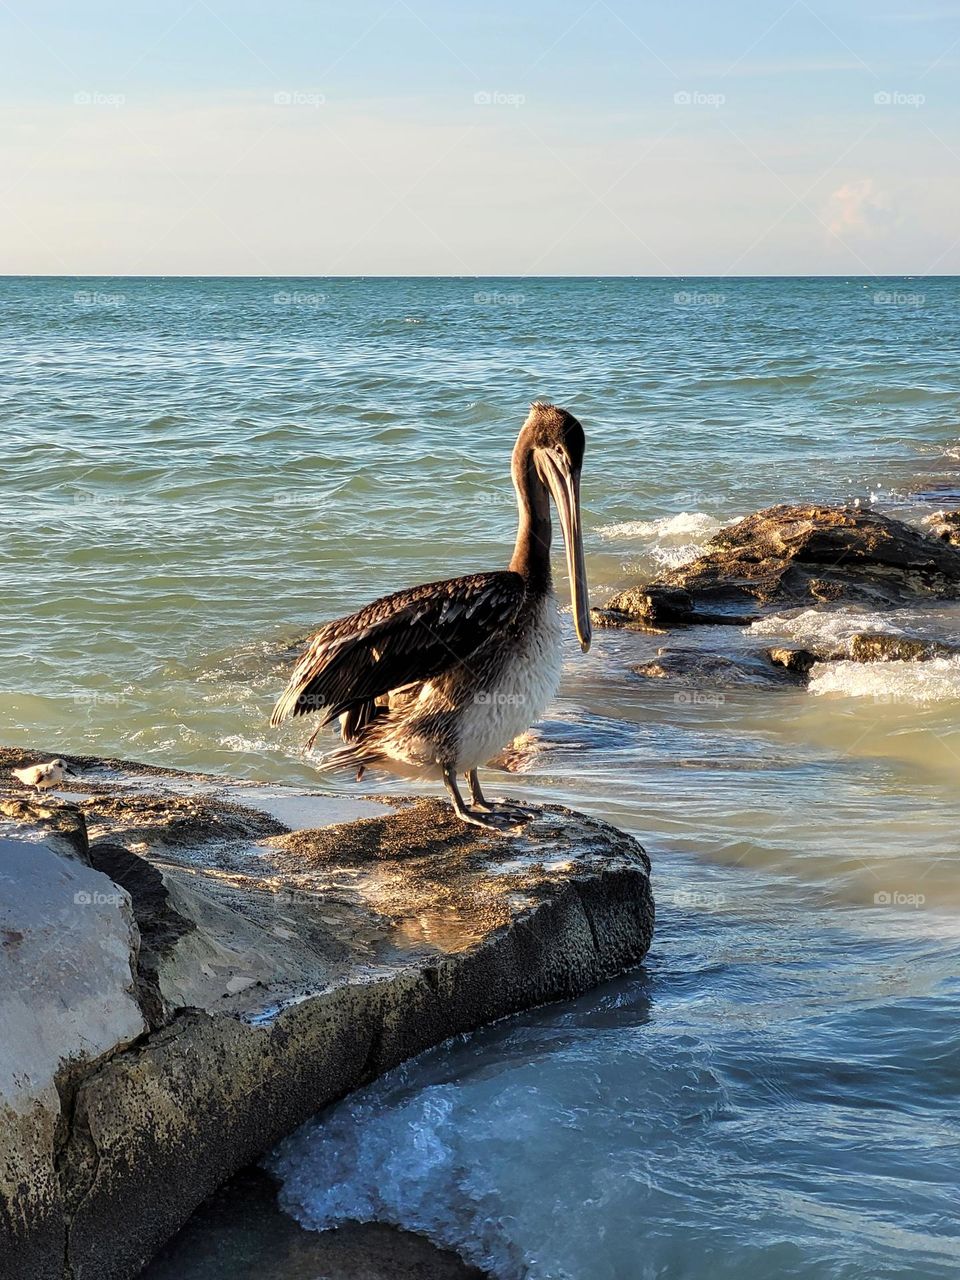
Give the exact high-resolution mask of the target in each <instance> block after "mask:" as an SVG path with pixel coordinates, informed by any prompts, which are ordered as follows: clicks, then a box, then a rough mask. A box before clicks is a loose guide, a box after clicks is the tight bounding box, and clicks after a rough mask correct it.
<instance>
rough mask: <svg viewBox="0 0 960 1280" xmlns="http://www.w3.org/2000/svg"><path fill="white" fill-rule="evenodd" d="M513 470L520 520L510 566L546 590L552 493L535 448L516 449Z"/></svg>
mask: <svg viewBox="0 0 960 1280" xmlns="http://www.w3.org/2000/svg"><path fill="white" fill-rule="evenodd" d="M512 471H513V487H514V488H515V489H516V491H517V507H518V508H519V512H520V521H519V524H518V526H517V541H516V545H515V546H514V548H513V559H512V560H511V561H510V568H511V569H512V570H513V572H514V573H519V574H520V575H521V576H522V577H524V578H525V579H526V580H527V585H528V587H532V588H533V589H534V590H537V589H540V590H543V591H546V590H547V589H548V588H549V586H550V536H551V528H550V496H549V494H548V492H547V487H546V485H545V484H544V483H543V481H542V480H541V479H540V477H539V475H538V474H537V470H536V467H535V466H534V465H533V452H532V450H530V449H520V448H518V449H516V450H515V451H514V455H513V467H512Z"/></svg>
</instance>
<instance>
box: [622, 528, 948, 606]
mask: <svg viewBox="0 0 960 1280" xmlns="http://www.w3.org/2000/svg"><path fill="white" fill-rule="evenodd" d="M932 598H936V599H956V598H960V549H958V548H957V547H955V546H953V545H951V543H950V542H949V541H948V540H947V539H946V538H945V537H934V536H927V535H926V534H924V533H922V532H921V531H920V530H918V529H915V528H914V527H913V526H912V525H908V524H905V523H903V522H902V521H900V520H894V519H892V518H891V517H889V516H885V515H881V514H880V513H879V512H876V511H872V510H870V509H868V508H860V507H831V506H822V505H805V506H791V505H784V506H777V507H768V508H766V509H765V510H763V511H758V512H756V513H755V514H753V515H751V516H748V517H747V518H746V519H744V520H740V521H738V522H737V523H736V524H733V525H729V526H728V527H727V528H725V529H721V530H720V532H719V533H718V534H716V536H715V537H714V538H712V539H711V541H710V542H709V543H708V544H707V547H706V550H705V551H704V553H703V554H702V555H700V556H699V557H698V558H697V559H695V560H693V561H691V562H690V563H689V564H684V565H681V566H679V567H678V568H676V569H672V570H670V571H669V572H667V573H665V574H663V575H661V577H659V578H657V579H655V580H654V581H653V582H651V583H648V584H646V585H645V586H637V587H631V588H629V589H627V590H626V591H622V592H620V593H619V594H618V595H616V596H614V597H613V599H611V600H610V601H609V602H608V604H607V608H606V610H604V620H605V622H606V624H607V625H616V623H617V621H618V619H622V620H623V621H626V622H629V621H630V620H641V621H644V622H646V623H648V624H650V625H654V626H671V625H674V624H676V623H696V622H723V621H726V622H731V621H735V620H749V619H750V618H751V617H755V616H757V615H758V614H759V613H761V612H762V611H763V610H764V609H768V608H770V607H777V608H782V607H784V606H788V607H790V606H801V605H811V604H813V605H816V604H823V603H826V604H833V603H843V604H859V605H865V606H868V607H870V608H892V607H895V606H897V605H902V604H909V603H911V602H914V601H918V600H924V599H927V600H929V599H932Z"/></svg>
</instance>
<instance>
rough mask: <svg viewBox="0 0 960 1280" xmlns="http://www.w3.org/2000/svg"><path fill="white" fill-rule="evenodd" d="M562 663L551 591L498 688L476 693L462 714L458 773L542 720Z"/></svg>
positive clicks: (558, 631)
mask: <svg viewBox="0 0 960 1280" xmlns="http://www.w3.org/2000/svg"><path fill="white" fill-rule="evenodd" d="M561 665H562V659H561V627H560V616H559V613H558V611H557V601H556V597H555V596H554V595H553V594H552V593H551V594H550V595H549V596H547V598H546V599H545V600H544V602H543V605H542V606H541V614H540V617H539V618H538V619H537V620H536V622H535V623H534V625H533V626H532V627H531V628H530V630H529V632H528V633H527V636H526V639H525V641H524V644H523V646H522V648H519V649H518V650H517V652H516V653H515V654H514V655H513V657H512V658H511V659H510V661H509V662H508V663H507V664H506V666H505V667H504V669H503V671H502V672H501V673H500V675H499V677H498V679H497V682H496V686H495V687H493V688H490V689H478V690H477V691H476V693H475V695H474V699H475V700H474V702H473V703H472V705H470V706H468V707H466V708H465V709H464V711H463V713H462V715H461V716H460V723H459V747H458V753H457V766H456V767H457V770H458V772H461V773H462V772H463V771H465V770H466V769H476V768H478V767H479V766H480V765H483V764H486V763H487V761H488V760H490V759H491V758H492V757H493V756H495V755H497V753H498V752H500V751H502V750H503V748H504V747H505V746H508V745H509V744H510V743H511V742H512V741H513V739H514V738H515V737H516V736H517V735H518V734H520V733H523V731H524V730H525V729H528V728H529V727H530V725H532V724H533V723H534V722H535V721H537V720H539V719H540V717H541V716H542V715H543V713H544V711H545V710H546V709H547V707H548V706H549V705H550V703H551V702H552V701H553V699H554V697H555V696H556V692H557V688H558V687H559V684H560V669H561Z"/></svg>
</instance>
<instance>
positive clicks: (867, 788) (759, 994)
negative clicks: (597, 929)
mask: <svg viewBox="0 0 960 1280" xmlns="http://www.w3.org/2000/svg"><path fill="white" fill-rule="evenodd" d="M958 349H960V283H958V281H957V280H955V279H948V278H942V279H933V278H923V279H910V280H907V279H896V280H890V279H888V280H879V279H877V280H875V279H864V278H851V279H843V278H830V279H716V280H659V279H503V280H486V279H484V280H475V279H379V278H378V279H329V280H327V279H325V280H313V279H307V280H294V279H291V280H277V279H181V278H177V279H130V278H118V279H97V280H93V279H86V278H84V279H66V278H63V279H58V278H52V277H44V278H42V279H28V278H22V277H21V278H8V279H3V280H0V439H2V445H3V448H2V460H0V471H2V477H3V503H2V504H0V531H2V539H0V592H2V597H3V599H4V600H5V602H6V605H7V608H6V611H5V625H4V627H3V630H2V632H0V741H2V742H3V743H5V744H9V745H17V744H22V745H30V746H35V747H38V748H42V749H44V750H47V751H50V752H51V753H54V752H65V753H90V754H98V755H123V756H128V757H133V758H139V759H144V760H149V761H153V762H158V763H163V764H165V765H171V766H176V767H181V768H187V769H204V770H214V771H217V770H219V771H222V772H225V773H228V774H231V775H236V776H241V777H247V778H250V777H258V778H263V779H267V780H271V781H287V782H292V783H298V784H299V783H311V784H314V783H316V782H317V778H316V775H315V773H314V771H313V769H312V767H311V765H310V761H309V759H305V758H304V757H303V755H302V754H301V743H302V740H303V739H304V738H305V737H306V736H307V734H308V732H309V729H308V728H305V727H304V726H303V724H302V722H294V723H293V724H288V725H286V726H284V727H283V729H282V730H280V731H272V730H270V729H269V728H268V726H267V719H268V717H269V712H270V708H271V705H272V703H273V701H274V699H275V697H276V695H277V694H278V693H279V691H280V689H281V688H282V685H283V683H284V681H285V678H286V674H287V671H288V668H289V663H290V655H291V651H292V650H291V646H292V645H294V644H295V642H296V641H298V640H299V639H300V638H302V637H303V636H304V635H305V634H307V633H308V632H309V631H310V630H311V628H313V627H315V626H316V625H318V624H319V623H321V622H323V621H325V620H328V619H330V618H332V617H335V616H337V615H338V614H341V613H344V612H348V611H352V610H353V609H354V608H356V607H358V606H359V605H361V604H364V603H366V602H367V601H368V600H370V599H372V598H374V597H375V596H376V595H378V594H381V593H383V592H386V591H390V590H394V589H397V588H398V587H401V586H405V585H412V584H414V583H417V582H422V581H428V580H430V579H433V578H438V577H444V576H449V575H455V574H459V573H465V572H469V571H472V570H480V569H488V568H497V567H502V566H504V565H505V564H506V561H507V559H508V557H509V554H510V550H511V547H512V541H513V535H514V530H515V507H514V502H513V495H512V490H511V487H510V481H509V457H510V450H511V447H512V444H513V441H514V438H515V436H516V433H517V430H518V429H519V426H520V424H521V423H522V421H523V419H524V417H525V415H526V411H527V408H528V405H529V403H530V402H531V401H532V400H534V399H549V400H553V401H554V402H556V403H558V404H561V405H564V406H565V407H567V408H569V409H570V410H571V411H572V412H573V413H575V414H576V415H577V416H578V417H579V418H580V419H581V421H582V422H583V424H584V427H585V429H586V433H587V456H586V461H585V467H584V477H583V503H584V525H585V536H586V544H587V565H588V571H589V576H590V580H591V593H592V598H593V602H594V603H597V604H602V603H603V601H604V600H605V599H606V598H608V597H609V596H610V595H611V594H612V593H613V592H614V591H615V590H617V589H619V588H621V587H623V586H625V585H628V584H630V583H633V582H636V581H640V580H643V579H646V578H649V577H651V576H652V575H653V574H655V573H656V572H657V571H658V570H659V569H660V568H662V567H664V566H667V565H673V564H679V563H682V562H683V560H684V559H688V558H690V557H692V556H694V555H695V554H696V553H697V551H698V549H699V548H700V547H701V546H702V545H703V544H704V542H705V541H706V540H707V539H708V538H709V537H710V536H711V534H712V533H714V532H716V531H717V530H718V529H720V528H721V527H722V526H723V525H724V524H726V523H729V522H730V521H732V520H735V519H736V518H738V517H739V516H743V515H746V514H748V513H750V512H751V511H754V510H756V509H757V508H759V507H763V506H767V505H770V504H772V503H775V502H783V501H804V500H810V499H818V500H823V501H831V502H833V501H854V500H857V499H859V500H860V501H861V502H863V503H866V502H872V503H874V504H875V505H876V506H877V508H878V509H879V510H883V511H887V512H889V513H892V514H894V515H898V516H900V517H901V518H904V519H907V520H911V521H918V520H920V519H921V518H922V517H923V515H925V514H928V513H930V512H932V511H935V510H937V509H939V507H940V506H942V505H947V506H954V505H960V371H958V367H957V356H956V353H957V350H958ZM558 578H559V579H560V581H559V589H560V592H561V595H563V593H564V592H565V588H566V584H565V579H564V575H563V573H562V570H561V569H559V567H558ZM958 621H960V607H958V606H955V605H954V606H952V605H941V606H934V607H926V608H924V609H922V610H921V609H917V610H903V611H898V612H897V613H896V614H893V615H889V614H887V615H876V616H871V615H869V614H867V613H865V612H864V611H862V610H861V611H860V612H859V613H858V612H856V611H854V612H853V613H852V614H851V613H850V611H846V612H844V613H841V614H840V615H829V616H828V615H825V614H824V613H823V612H815V611H811V610H795V609H794V610H785V611H784V612H783V613H782V614H780V615H778V616H777V617H776V618H774V619H773V620H769V619H768V620H766V621H765V622H764V623H762V624H755V625H754V626H753V627H752V628H734V627H719V628H713V627H711V628H704V629H700V630H699V631H697V632H688V633H684V634H682V635H678V636H665V637H657V636H650V635H645V634H638V633H625V632H614V631H598V632H596V634H595V641H594V646H593V648H592V649H591V651H590V653H589V654H588V655H583V654H581V653H580V652H579V648H578V646H577V645H576V642H575V639H574V636H573V628H572V624H569V618H568V619H567V623H568V626H567V630H568V651H567V655H566V662H565V675H564V683H563V686H562V689H561V694H560V698H559V700H558V702H557V705H556V706H555V707H554V708H553V709H552V710H551V712H550V713H549V714H548V718H547V719H546V720H545V721H544V722H543V723H542V724H541V725H540V726H539V727H538V729H537V731H536V733H535V734H534V736H533V739H532V741H531V743H530V744H529V751H528V753H527V758H526V763H525V764H524V767H523V769H522V770H521V771H520V772H519V773H516V774H513V775H511V776H505V777H504V778H503V779H502V780H499V779H498V780H493V779H491V780H490V783H489V785H488V788H487V789H488V791H490V792H491V793H493V794H494V795H496V794H498V792H499V791H501V790H504V789H505V790H506V791H508V792H509V793H510V794H511V795H515V796H518V797H521V798H522V797H529V798H531V799H535V800H544V801H551V802H554V801H556V802H562V803H565V804H569V805H571V806H573V807H576V808H580V809H583V810H585V811H587V812H590V813H593V814H597V815H599V816H601V817H603V818H606V819H609V820H610V821H612V822H614V823H616V824H618V825H620V826H622V827H624V828H626V829H628V830H629V831H631V832H633V833H634V834H635V835H636V836H637V837H638V838H639V839H640V841H641V842H642V843H643V844H644V846H645V847H646V848H647V850H648V852H649V853H650V855H651V857H652V859H653V868H654V891H655V896H656V898H657V904H658V926H657V934H656V937H655V940H654V945H653V948H652V950H651V953H650V956H649V958H648V961H647V963H646V964H645V965H644V966H643V968H642V969H641V970H639V971H638V972H636V973H634V974H631V975H628V976H627V977H625V978H623V979H621V980H620V981H619V982H616V983H614V984H611V985H609V986H607V987H605V988H603V989H602V990H600V991H598V992H596V993H595V994H593V995H591V996H590V997H587V998H585V999H582V1000H580V1001H578V1002H576V1003H574V1004H568V1005H561V1006H555V1007H552V1008H549V1009H544V1010H541V1011H537V1012H534V1013H531V1014H528V1015H525V1016H523V1017H520V1018H515V1019H512V1020H510V1021H508V1022H504V1023H502V1024H499V1025H497V1026H495V1027H492V1028H489V1029H487V1030H485V1031H483V1032H481V1033H479V1034H477V1035H475V1036H472V1037H469V1038H466V1039H464V1040H462V1041H458V1042H455V1043H451V1044H447V1045H444V1046H441V1047H440V1048H438V1049H436V1050H434V1051H433V1052H431V1053H428V1054H426V1055H425V1056H423V1057H421V1058H419V1059H417V1060H416V1061H414V1062H412V1063H408V1064H406V1065H405V1066H403V1067H402V1068H400V1069H399V1070H397V1071H396V1072H394V1073H392V1074H391V1075H389V1076H387V1077H385V1078H384V1079H382V1080H380V1081H378V1082H376V1083H375V1084H374V1085H372V1086H370V1087H369V1088H368V1089H366V1090H364V1091H362V1092H361V1093H359V1094H355V1095H352V1096H351V1097H349V1098H347V1099H345V1100H344V1101H343V1102H342V1103H340V1104H338V1105H337V1106H336V1107H334V1108H332V1109H331V1110H330V1111H328V1112H327V1113H326V1114H325V1116H324V1117H323V1121H322V1125H318V1124H315V1123H312V1124H310V1125H308V1126H306V1127H305V1128H304V1129H303V1130H302V1131H301V1132H300V1133H298V1134H296V1135H294V1136H293V1137H291V1138H290V1139H288V1140H287V1141H286V1142H285V1143H283V1144H282V1145H281V1147H280V1148H279V1149H278V1150H277V1151H276V1152H275V1153H274V1154H273V1155H272V1156H271V1157H270V1160H269V1164H270V1167H271V1168H272V1170H273V1171H274V1172H275V1173H276V1174H277V1175H278V1176H279V1178H280V1179H281V1183H282V1203H283V1205H284V1207H285V1208H286V1210H287V1211H288V1212H290V1213H291V1214H292V1215H294V1216H295V1217H296V1218H297V1219H298V1220H299V1221H300V1222H302V1223H303V1224H305V1225H307V1226H310V1227H316V1228H324V1227H327V1226H330V1225H334V1224H336V1223H337V1222H339V1221H343V1220H346V1219H351V1218H369V1219H379V1220H382V1221H386V1222H391V1223H396V1224H398V1225H402V1226H405V1227H410V1228H412V1229H415V1230H420V1231H423V1232H426V1233H427V1234H428V1235H430V1236H431V1238H433V1239H434V1240H436V1241H437V1242H439V1243H442V1244H445V1245H448V1246H451V1247H454V1248H456V1249H458V1250H459V1251H460V1252H461V1253H462V1254H463V1255H464V1256H465V1257H466V1258H467V1259H468V1260H470V1261H472V1262H474V1263H476V1264H477V1265H480V1266H483V1267H485V1268H488V1269H489V1270H490V1271H492V1272H493V1273H494V1274H495V1275H496V1276H497V1277H499V1278H500V1280H641V1278H642V1280H647V1278H648V1277H649V1278H650V1280H653V1278H654V1277H656V1278H657V1280H661V1278H663V1280H680V1278H684V1280H685V1278H686V1277H691V1278H693V1277H696V1278H697V1280H702V1278H706V1277H710V1280H724V1278H726V1277H730V1278H731V1280H732V1278H733V1277H738V1278H739V1277H742V1276H744V1275H749V1276H750V1277H751V1280H775V1278H776V1280H785V1278H788V1277H797V1278H798V1280H799V1278H800V1277H802V1278H803V1280H828V1278H829V1280H860V1278H861V1277H862V1278H863V1280H868V1278H869V1280H877V1277H884V1278H887V1277H890V1278H892V1277H897V1278H900V1277H902V1278H904V1280H906V1278H907V1277H910V1278H911V1280H915V1278H916V1277H923V1278H925V1280H939V1278H940V1277H944V1278H946V1277H948V1276H950V1277H952V1276H954V1275H956V1274H957V1271H958V1269H960V1219H958V1212H957V1210H958V1183H960V1175H958V1172H957V1171H958V1169H960V1120H958V1088H960V1042H958V1038H957V1026H958V1021H960V982H958V976H957V975H958V972H960V943H958V928H957V926H958V913H960V876H958V867H960V835H958V832H960V789H958V787H957V775H958V771H960V721H958V711H960V661H958V660H956V659H953V658H949V657H948V658H941V659H937V660H935V661H933V662H926V663H907V664H903V663H896V664H876V665H873V666H863V665H860V664H855V663H851V662H839V663H833V664H829V666H824V667H821V668H815V670H814V674H813V678H812V680H811V683H810V686H809V688H806V689H799V688H782V689H780V688H777V689H769V688H764V689H760V688H751V687H743V688H737V689H733V690H731V689H725V690H723V691H722V692H720V691H717V692H716V693H715V694H713V695H712V696H700V697H693V696H685V697H684V696H679V695H678V692H677V688H676V687H675V686H674V685H672V684H671V682H670V681H668V680H649V679H648V680H645V679H642V678H640V677H638V676H635V675H633V674H631V672H630V670H629V668H630V666H631V665H634V664H636V663H638V662H642V661H644V660H645V659H648V658H650V657H652V656H653V655H654V654H655V653H656V650H657V648H658V647H659V646H660V645H668V646H669V645H671V644H676V643H679V644H683V645H691V644H693V645H697V646H701V647H706V648H709V649H711V650H717V649H719V650H720V651H722V652H725V653H739V652H745V651H748V650H754V649H756V648H758V647H760V646H762V645H764V644H770V643H772V641H771V639H770V637H771V636H773V637H786V638H789V639H793V640H798V641H801V642H804V643H807V642H813V641H817V640H822V639H824V638H828V637H829V638H832V639H835V640H837V641H838V642H839V641H842V640H843V638H844V637H845V636H846V635H848V634H852V633H853V632H854V631H857V630H864V629H867V630H869V629H884V628H886V629H889V628H891V627H892V628H903V629H909V630H911V631H918V630H919V631H921V632H923V633H924V634H928V635H930V636H931V637H940V638H944V637H953V638H954V639H956V637H957V632H958V629H960V628H958ZM319 785H322V786H323V785H333V786H336V785H342V784H339V783H327V782H324V781H321V782H320V783H319ZM370 785H371V783H370V781H369V779H368V780H365V781H364V783H363V784H361V788H360V789H361V790H362V789H365V788H367V787H368V786H370ZM410 786H411V784H408V783H404V782H400V781H393V782H387V783H385V784H384V785H383V788H382V789H383V790H385V791H407V790H409V789H410ZM425 789H430V788H425Z"/></svg>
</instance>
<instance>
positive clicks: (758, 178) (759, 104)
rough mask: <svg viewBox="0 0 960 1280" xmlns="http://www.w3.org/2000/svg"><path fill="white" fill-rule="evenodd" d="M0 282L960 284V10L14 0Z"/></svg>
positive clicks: (3, 9) (840, 2)
mask: <svg viewBox="0 0 960 1280" xmlns="http://www.w3.org/2000/svg"><path fill="white" fill-rule="evenodd" d="M0 70H2V76H0V113H2V129H0V162H2V163H0V272H5V273H11V272H54V273H59V272H65V273H76V272H86V273H118V274H119V273H123V274H127V273H187V274H218V273H224V274H242V275H259V274H295V275H314V274H316V275H326V274H374V273H376V274H442V275H459V274H517V275H523V274H528V273H532V274H625V275H629V274H641V275H662V274H667V275H679V274H687V275H692V274H716V275H722V274H732V275H751V274H768V273H798V274H802V273H825V274H832V273H916V274H924V273H934V274H946V273H952V272H958V271H960V217H958V209H960V128H958V125H960V3H955V4H949V3H937V2H936V0H915V4H914V6H913V7H911V6H910V5H908V4H907V3H904V2H903V0H831V2H830V3H827V2H826V0H817V3H814V4H809V3H807V2H806V0H793V3H789V2H788V3H780V2H779V0H773V2H771V0H767V2H765V3H760V2H759V0H756V2H748V3H745V2H743V0H678V2H677V0H675V2H674V3H670V2H669V0H657V3H637V2H636V0H634V2H633V3H628V2H627V0H609V2H608V0H549V2H548V0H527V2H524V0H485V2H484V3H472V2H470V3H466V2H462V0H446V2H445V3H442V2H441V0H349V2H347V0H344V3H326V2H324V0H315V2H309V0H164V2H163V3H156V4H152V3H151V4H144V3H138V2H137V0H126V2H125V3H120V2H119V0H111V2H110V3H97V2H96V0H83V2H82V3H78V2H77V0H72V2H69V0H59V2H56V0H0Z"/></svg>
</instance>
